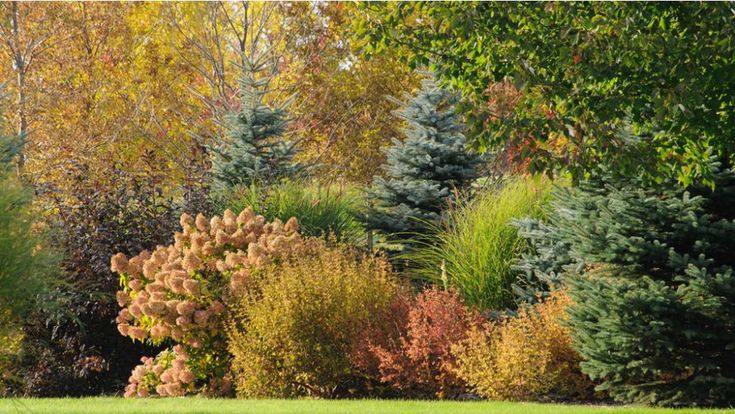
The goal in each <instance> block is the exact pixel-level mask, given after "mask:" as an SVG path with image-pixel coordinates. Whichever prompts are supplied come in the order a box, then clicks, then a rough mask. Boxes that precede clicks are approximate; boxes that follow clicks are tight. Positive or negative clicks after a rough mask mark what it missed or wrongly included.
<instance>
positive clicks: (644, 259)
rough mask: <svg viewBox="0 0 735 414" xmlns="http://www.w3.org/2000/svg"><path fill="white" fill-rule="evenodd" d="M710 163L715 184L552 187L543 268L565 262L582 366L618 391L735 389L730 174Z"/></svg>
mask: <svg viewBox="0 0 735 414" xmlns="http://www.w3.org/2000/svg"><path fill="white" fill-rule="evenodd" d="M710 162H711V163H712V165H711V166H710V168H711V169H712V171H715V182H716V187H715V190H714V191H713V190H711V189H710V188H709V187H707V186H699V185H697V186H693V187H692V188H690V189H689V190H683V189H681V187H679V186H678V185H677V183H676V179H675V178H673V177H671V178H670V179H669V180H667V181H666V182H664V183H652V182H651V181H649V180H645V179H644V178H641V176H640V175H638V176H633V177H632V178H631V177H628V178H626V177H619V176H618V177H616V176H614V175H612V174H609V173H601V174H598V175H595V176H594V177H592V178H590V179H589V180H586V181H585V182H583V183H581V185H580V186H579V187H576V188H566V189H559V190H557V192H556V194H555V201H554V204H553V205H554V208H553V212H552V214H551V215H550V221H551V224H550V225H549V226H547V227H546V228H545V230H544V231H545V234H546V235H547V236H549V237H550V238H551V241H552V242H551V243H548V242H545V243H542V244H541V245H540V246H541V247H542V249H541V250H540V254H539V258H540V259H539V260H538V261H537V262H536V264H537V265H538V266H537V268H536V269H537V270H539V271H540V274H551V273H550V272H549V270H555V271H561V272H564V269H565V268H566V270H567V271H566V273H562V275H563V276H562V279H563V281H564V282H565V283H566V284H568V285H569V294H570V295H571V297H572V298H573V300H574V302H575V303H576V305H575V306H573V307H572V308H571V310H570V320H569V323H570V325H571V327H572V328H573V336H574V342H575V347H576V348H577V350H578V351H579V352H580V354H581V355H582V357H583V359H584V362H583V363H582V370H583V372H585V373H586V374H588V375H589V376H590V377H591V378H592V379H593V380H595V381H597V382H598V383H599V384H600V385H599V386H598V390H600V391H604V392H607V393H609V394H610V395H611V396H612V397H613V398H615V399H616V400H618V401H624V402H635V403H646V404H658V405H670V406H686V405H721V406H722V405H729V404H731V402H732V401H733V398H735V391H734V390H735V353H733V347H734V346H735V322H734V321H735V319H734V318H733V316H735V276H734V275H733V266H734V265H735V259H734V258H733V255H732V234H733V231H735V210H733V209H732V206H733V205H734V204H733V203H734V202H735V198H734V196H735V192H734V191H733V190H735V176H734V175H733V174H732V173H731V172H730V171H720V169H719V167H718V163H714V162H712V160H710ZM537 246H538V244H537ZM549 246H552V247H551V248H549ZM553 246H555V247H553ZM552 251H556V252H557V253H558V256H557V257H558V258H559V259H560V260H557V261H553V260H549V258H548V253H549V252H552ZM564 258H566V259H567V260H566V261H567V263H563V262H564V260H561V259H564ZM532 263H533V262H532V261H528V260H527V261H526V264H532ZM581 263H584V265H583V269H581V268H580V266H582V265H581ZM573 269H576V270H583V271H581V272H575V271H569V270H573ZM535 280H536V281H545V280H544V279H543V277H541V278H536V279H535ZM546 281H547V282H548V279H547V280H546Z"/></svg>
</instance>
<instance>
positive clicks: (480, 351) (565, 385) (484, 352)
mask: <svg viewBox="0 0 735 414" xmlns="http://www.w3.org/2000/svg"><path fill="white" fill-rule="evenodd" d="M569 305H571V300H570V299H569V297H568V296H567V295H566V294H565V293H564V292H555V293H554V294H552V296H551V297H549V298H548V299H547V300H546V301H544V302H541V303H538V304H536V305H534V306H532V307H526V308H523V309H521V310H520V311H519V314H518V316H516V317H508V318H506V319H504V320H502V321H500V322H499V323H495V324H486V325H485V326H484V327H482V328H480V327H476V328H475V329H473V330H472V331H471V332H470V333H469V335H468V337H467V339H466V340H465V341H463V342H461V343H460V344H458V345H457V346H455V347H454V350H453V353H454V355H455V356H456V358H457V369H456V373H457V375H459V377H461V378H462V379H464V380H465V381H467V383H468V384H469V385H470V386H471V387H472V389H473V390H474V391H475V392H477V393H478V394H480V395H482V396H483V397H486V398H490V399H495V400H537V399H541V398H557V399H570V398H575V399H580V398H585V397H589V395H590V393H591V390H592V383H591V381H590V380H589V378H588V377H587V376H586V375H584V374H582V372H581V371H580V369H579V363H580V361H581V358H580V356H579V354H578V353H577V352H576V351H575V350H574V349H573V348H572V338H571V335H570V330H569V328H567V327H566V326H565V325H564V324H563V319H565V318H566V317H567V316H566V308H567V307H568V306H569Z"/></svg>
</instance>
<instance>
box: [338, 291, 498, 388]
mask: <svg viewBox="0 0 735 414" xmlns="http://www.w3.org/2000/svg"><path fill="white" fill-rule="evenodd" d="M482 321H483V318H482V317H481V316H480V315H479V314H478V313H477V311H475V310H472V309H470V308H468V307H467V306H466V305H465V304H464V302H463V301H462V299H461V298H460V297H459V295H458V294H457V293H456V292H454V291H444V290H441V289H439V288H436V287H434V288H430V289H427V290H425V291H423V292H421V293H420V294H419V295H418V296H416V297H411V296H409V295H408V294H402V295H399V296H397V297H396V300H395V301H394V302H393V304H392V307H391V308H390V310H388V311H387V312H385V313H383V315H382V318H380V319H378V320H377V321H376V323H373V324H370V325H368V326H366V328H365V331H364V332H363V334H362V335H360V336H359V337H358V338H359V339H360V341H359V342H357V343H356V344H355V347H354V349H353V353H352V358H353V362H354V363H355V365H356V366H357V367H359V368H360V369H361V370H362V371H363V372H365V373H366V374H368V375H370V376H372V377H374V378H377V379H379V380H380V381H381V382H383V383H386V384H389V385H390V386H392V387H394V388H396V389H398V390H401V391H402V392H404V393H405V394H406V395H411V396H416V397H426V396H437V397H440V398H446V397H454V396H457V395H458V394H459V393H461V392H462V391H463V390H464V382H463V381H462V380H461V379H460V378H459V377H458V376H457V375H456V374H455V365H456V359H455V357H454V355H453V354H452V352H451V349H452V346H453V345H454V344H457V343H459V342H460V341H463V340H464V339H465V338H466V337H467V334H468V332H469V331H470V329H471V328H473V327H475V326H478V325H480V324H481V323H482Z"/></svg>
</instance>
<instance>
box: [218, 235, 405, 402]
mask: <svg viewBox="0 0 735 414" xmlns="http://www.w3.org/2000/svg"><path fill="white" fill-rule="evenodd" d="M259 284H260V286H259V288H256V289H253V290H251V291H250V294H249V295H248V296H244V297H243V298H242V300H241V307H240V308H239V309H238V310H237V311H236V312H233V321H232V323H231V324H230V329H229V338H228V339H229V349H230V351H231V353H232V355H233V361H232V369H233V375H234V378H235V383H236V386H237V391H238V395H240V396H243V397H251V398H252V397H256V398H260V397H297V396H312V397H320V398H334V397H340V396H349V395H354V392H356V390H359V389H360V387H361V386H362V385H363V382H362V381H363V379H362V377H361V376H360V375H359V373H357V372H356V370H355V369H354V368H353V367H352V365H351V363H350V358H349V352H350V349H351V347H352V343H353V342H354V341H355V340H356V336H357V335H358V334H360V332H361V329H360V327H361V326H363V325H365V324H368V323H371V322H373V321H374V320H375V318H376V317H377V315H379V314H382V313H383V312H385V311H386V310H387V309H388V307H389V306H390V304H391V302H392V301H393V300H394V297H395V296H396V294H397V292H398V291H399V289H400V286H399V283H398V281H397V278H396V277H395V276H394V274H393V272H392V270H391V266H390V264H389V262H388V261H387V259H385V258H384V257H381V256H372V255H365V254H362V253H359V252H357V251H355V250H354V249H351V248H349V247H346V246H341V245H338V246H333V247H329V246H327V245H326V244H322V245H321V247H320V248H319V249H318V252H316V253H314V254H312V255H304V256H299V257H291V258H290V259H289V260H285V261H283V262H281V263H280V264H279V265H277V266H272V267H270V268H268V269H265V271H264V272H262V274H261V278H260V279H259Z"/></svg>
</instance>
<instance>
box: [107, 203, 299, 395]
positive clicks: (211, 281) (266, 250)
mask: <svg viewBox="0 0 735 414" xmlns="http://www.w3.org/2000/svg"><path fill="white" fill-rule="evenodd" d="M181 227H182V231H181V232H177V233H176V234H175V237H174V239H175V243H174V244H172V245H170V246H165V247H164V246H159V247H157V248H156V249H155V250H154V251H153V252H148V251H143V252H141V253H140V254H139V255H137V256H135V257H132V258H130V259H128V258H127V257H125V256H124V255H122V254H117V255H115V256H114V257H113V258H112V270H113V271H115V272H118V273H120V283H121V285H122V289H121V290H120V291H119V292H117V300H118V302H119V304H120V306H121V307H122V310H120V313H119V314H118V316H117V323H118V330H119V331H120V333H121V334H122V335H125V336H129V337H130V338H132V339H133V340H138V341H149V342H151V343H153V344H162V343H164V342H165V343H170V342H175V343H177V344H178V345H179V347H178V348H177V350H175V351H174V352H173V354H175V355H177V356H178V357H177V359H175V360H176V361H182V362H181V363H179V362H177V363H176V364H182V363H183V364H184V367H183V368H181V369H180V371H181V370H183V369H184V368H186V369H187V370H188V371H186V372H192V374H193V375H194V378H193V379H192V378H191V377H190V376H189V375H188V374H187V375H186V379H187V380H189V379H191V381H184V378H181V376H177V377H176V378H171V379H170V380H168V381H167V378H166V376H163V375H160V376H155V375H153V376H152V375H147V374H145V375H144V374H143V373H144V372H149V371H151V370H152V369H153V368H154V366H151V364H152V363H151V362H150V360H146V361H144V364H143V365H142V367H143V368H140V367H139V368H136V370H135V371H134V372H133V375H132V376H131V378H130V384H129V386H128V388H127V389H126V396H135V395H138V396H145V395H151V394H159V395H185V394H191V393H207V394H210V395H222V394H227V393H228V392H229V383H228V382H229V380H228V371H229V354H228V353H227V349H226V347H225V338H224V321H225V320H226V315H227V313H228V308H229V303H230V301H231V298H232V297H233V296H234V295H238V294H243V292H245V291H246V290H247V289H248V287H249V285H250V283H251V272H255V271H257V270H258V269H261V268H263V267H264V266H267V265H269V264H272V263H274V262H277V261H279V260H282V259H284V258H286V257H289V256H292V255H296V254H299V253H303V252H304V251H305V249H307V246H308V245H309V243H308V242H306V241H304V240H303V239H302V237H301V235H300V234H299V232H298V222H297V220H296V219H295V218H291V219H289V220H288V221H287V222H286V223H285V224H284V223H283V222H281V221H280V220H277V219H276V220H273V221H272V222H270V223H269V222H266V220H265V218H264V217H263V216H259V215H255V213H254V212H253V210H252V209H250V208H247V209H245V210H243V211H242V212H241V213H240V214H239V215H235V214H234V213H233V212H231V211H230V210H227V211H225V212H224V214H223V216H222V217H219V216H214V217H212V219H211V220H207V219H206V218H205V217H204V216H203V215H201V214H199V215H197V217H196V218H192V217H191V216H189V215H187V214H184V215H182V216H181ZM167 353H171V351H164V354H161V355H159V357H157V358H156V359H155V361H156V362H155V364H154V365H155V366H159V365H161V361H167V360H168V359H167V358H168V357H166V355H168V354H167ZM164 366H165V365H164ZM141 378H145V379H146V380H141ZM158 385H164V386H165V387H158Z"/></svg>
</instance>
